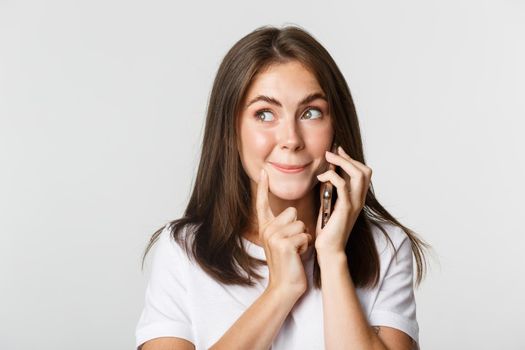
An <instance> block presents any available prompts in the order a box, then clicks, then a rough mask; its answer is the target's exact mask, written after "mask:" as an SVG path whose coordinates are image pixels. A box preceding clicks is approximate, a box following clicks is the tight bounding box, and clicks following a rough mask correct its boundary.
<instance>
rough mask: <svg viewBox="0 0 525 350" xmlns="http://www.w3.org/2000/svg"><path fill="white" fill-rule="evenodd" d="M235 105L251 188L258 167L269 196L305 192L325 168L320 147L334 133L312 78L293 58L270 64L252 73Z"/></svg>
mask: <svg viewBox="0 0 525 350" xmlns="http://www.w3.org/2000/svg"><path fill="white" fill-rule="evenodd" d="M261 96H262V97H261ZM308 97H310V98H308ZM241 108H242V110H241V113H240V120H239V128H240V130H239V132H240V145H239V146H240V150H239V152H240V156H241V161H242V164H243V167H244V170H245V171H246V173H247V174H248V176H249V177H250V179H251V181H252V189H253V188H254V184H255V183H258V182H259V174H260V171H261V168H264V169H265V170H266V173H267V174H268V178H269V189H270V191H271V192H272V193H273V194H274V195H275V196H277V197H279V198H282V199H285V200H296V199H300V198H302V197H305V196H306V195H308V194H309V193H310V191H311V190H312V188H313V187H314V186H315V184H316V183H317V182H318V180H317V178H316V176H317V175H318V174H320V173H322V172H324V171H326V169H327V162H326V158H325V151H327V150H330V145H331V143H332V139H333V134H334V132H333V128H332V121H331V116H330V114H329V113H330V111H329V109H328V102H327V101H326V99H325V95H324V93H323V90H322V89H321V87H320V86H319V83H318V82H317V79H316V78H315V76H314V75H313V74H312V73H311V72H310V71H308V70H307V69H306V68H305V67H304V66H303V65H302V64H301V63H299V62H297V61H292V62H289V63H284V64H275V65H272V66H270V67H269V68H268V69H267V70H265V71H263V72H261V73H259V74H258V75H257V76H255V77H254V80H253V81H252V84H251V86H250V88H249V89H248V92H247V94H246V98H245V100H244V101H243V105H242V107H241ZM279 165H281V167H302V168H300V169H298V170H295V171H286V170H283V169H282V168H281V167H279Z"/></svg>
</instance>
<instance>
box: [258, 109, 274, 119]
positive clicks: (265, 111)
mask: <svg viewBox="0 0 525 350" xmlns="http://www.w3.org/2000/svg"><path fill="white" fill-rule="evenodd" d="M264 113H271V111H270V110H268V109H261V110H259V111H257V112H255V119H257V120H258V121H261V122H265V121H268V120H265V119H264ZM261 116H262V118H261Z"/></svg>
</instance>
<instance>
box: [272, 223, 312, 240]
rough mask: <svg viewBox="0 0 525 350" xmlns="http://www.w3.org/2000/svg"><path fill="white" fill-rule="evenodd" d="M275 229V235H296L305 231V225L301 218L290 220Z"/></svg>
mask: <svg viewBox="0 0 525 350" xmlns="http://www.w3.org/2000/svg"><path fill="white" fill-rule="evenodd" d="M276 231H277V232H276V233H275V235H276V236H278V237H283V238H284V237H289V236H292V235H296V234H298V233H307V232H306V225H305V224H304V222H302V221H301V220H296V221H293V222H290V223H288V224H286V225H284V226H281V227H279V229H278V230H276Z"/></svg>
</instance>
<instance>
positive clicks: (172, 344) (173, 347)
mask: <svg viewBox="0 0 525 350" xmlns="http://www.w3.org/2000/svg"><path fill="white" fill-rule="evenodd" d="M139 350H195V346H194V345H193V344H192V343H191V342H189V341H187V340H186V339H182V338H176V337H160V338H155V339H151V340H149V341H147V342H145V343H144V345H142V347H140V348H139Z"/></svg>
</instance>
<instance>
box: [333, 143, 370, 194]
mask: <svg viewBox="0 0 525 350" xmlns="http://www.w3.org/2000/svg"><path fill="white" fill-rule="evenodd" d="M337 152H338V153H339V155H341V157H343V158H345V159H347V160H349V161H350V163H352V164H354V165H355V166H356V167H358V168H360V169H361V171H362V172H363V173H364V174H365V181H364V182H365V184H366V185H365V186H363V193H362V195H363V201H364V200H365V198H366V194H367V192H368V189H369V188H370V183H371V180H372V168H370V167H369V166H367V165H365V164H363V163H361V162H359V161H357V160H355V159H353V158H352V157H350V155H349V154H348V153H347V152H345V150H344V149H343V147H341V146H339V147H338V148H337Z"/></svg>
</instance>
